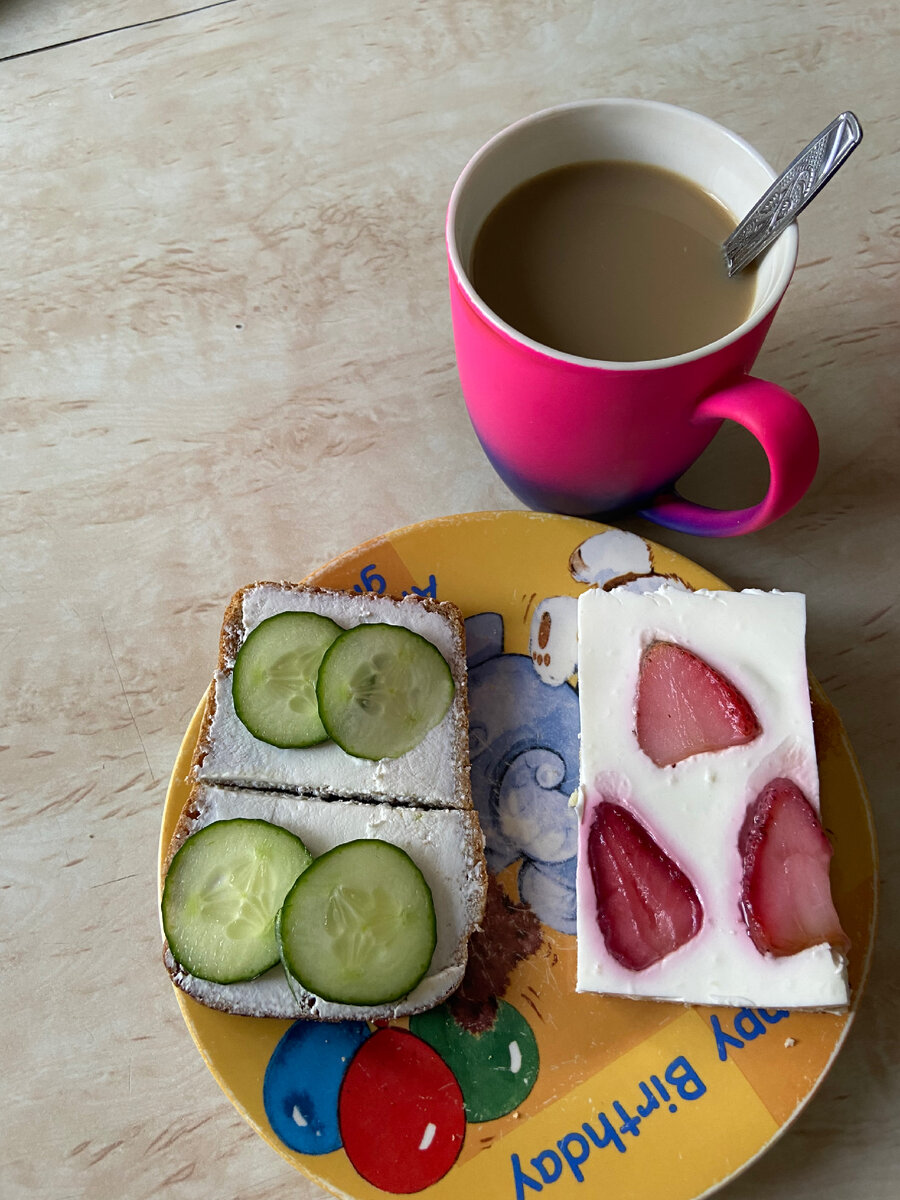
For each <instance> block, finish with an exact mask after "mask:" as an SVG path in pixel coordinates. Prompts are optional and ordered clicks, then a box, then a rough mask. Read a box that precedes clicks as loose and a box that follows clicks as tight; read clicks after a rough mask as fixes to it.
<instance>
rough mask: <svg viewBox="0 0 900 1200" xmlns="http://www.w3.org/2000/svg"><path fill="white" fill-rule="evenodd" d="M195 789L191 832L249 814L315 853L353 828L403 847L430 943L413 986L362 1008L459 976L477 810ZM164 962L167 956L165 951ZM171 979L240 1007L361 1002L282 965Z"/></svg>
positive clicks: (294, 1008) (262, 1009)
mask: <svg viewBox="0 0 900 1200" xmlns="http://www.w3.org/2000/svg"><path fill="white" fill-rule="evenodd" d="M194 799H195V801H196V806H197V808H198V816H197V818H196V820H194V821H192V824H191V832H192V833H193V832H195V830H197V829H201V828H203V827H204V826H205V825H210V824H212V823H213V822H214V821H222V820H228V819H229V818H233V817H254V818H258V819H260V820H263V821H271V822H273V824H276V825H281V826H282V827H283V828H285V829H289V830H291V832H292V833H295V834H297V836H298V837H299V838H300V839H301V840H302V841H303V842H304V844H305V845H306V847H307V849H308V850H309V851H310V853H311V854H312V855H313V856H317V855H319V854H322V853H324V852H325V851H326V850H330V849H331V848H332V847H333V846H338V845H341V844H342V843H343V842H349V841H353V840H355V839H357V838H381V839H382V840H384V841H386V842H391V843H392V844H393V845H395V846H399V847H400V848H401V849H403V850H405V851H406V852H407V854H409V856H410V858H412V860H413V861H414V862H415V864H416V866H418V868H419V870H420V871H421V872H422V874H423V875H424V877H425V881H426V882H427V884H428V886H429V888H430V889H431V894H432V897H433V899H434V908H435V915H436V919H437V944H436V946H435V950H434V955H433V957H432V960H431V966H430V968H429V970H428V974H427V975H426V976H425V978H424V979H423V980H422V981H421V982H420V983H419V984H418V986H417V987H416V988H415V989H414V990H413V991H412V992H410V994H409V995H408V996H406V997H404V998H403V999H402V1000H400V1001H395V1002H393V1003H392V1004H388V1005H382V1006H381V1007H374V1006H373V1007H371V1008H367V1009H366V1010H365V1012H366V1016H367V1017H368V1018H369V1019H375V1018H380V1017H385V1018H392V1017H398V1016H403V1015H404V1014H406V1013H410V1012H415V1011H418V1010H420V1009H425V1008H431V1007H433V1006H434V1005H435V1004H437V1003H439V1002H440V1001H441V1000H442V999H443V998H444V997H445V996H447V995H448V994H449V993H450V992H451V991H453V990H454V989H455V988H456V987H457V986H458V984H459V983H460V981H461V979H462V976H463V973H464V971H465V965H466V953H467V942H468V938H469V934H470V933H471V932H472V929H473V927H474V922H475V920H477V918H478V914H479V913H480V912H481V907H482V901H483V891H484V883H485V879H484V872H483V867H482V865H481V863H480V861H477V860H476V852H477V851H478V850H479V849H480V848H481V845H482V842H481V839H480V835H478V834H476V837H475V838H474V839H473V837H472V834H471V831H472V829H473V828H475V829H476V830H477V822H476V819H475V817H474V814H472V813H463V812H460V811H459V810H452V809H439V810H435V809H416V808H411V807H401V806H396V807H395V806H391V805H389V804H372V803H357V802H355V801H351V800H322V799H318V798H313V797H308V796H287V795H277V794H273V793H271V792H261V791H245V790H242V789H239V788H223V787H215V786H204V787H201V788H199V789H198V790H197V792H196V793H195V796H194ZM473 843H474V844H473ZM167 962H168V963H169V965H170V966H172V965H173V963H172V958H171V955H170V954H169V952H168V951H167ZM178 982H179V985H180V986H181V987H182V988H183V989H184V990H185V991H187V992H188V993H189V994H190V995H192V996H194V997H195V998H196V999H198V1000H200V1001H201V1002H203V1003H205V1004H209V1005H211V1006H212V1007H214V1008H224V1009H227V1010H228V1011H230V1012H234V1013H239V1014H243V1015H247V1016H258V1015H263V1016H271V1017H285V1018H292V1017H299V1016H307V1017H318V1018H320V1019H323V1020H342V1019H344V1018H348V1017H354V1016H357V1015H358V1014H359V1011H360V1010H359V1009H358V1008H356V1007H353V1006H348V1005H343V1004H334V1003H332V1002H330V1001H326V1000H321V999H319V997H317V996H315V995H313V993H311V992H307V991H306V990H305V989H304V988H302V987H300V985H299V984H296V983H295V982H294V983H293V990H292V986H291V985H289V984H288V981H287V977H286V975H285V973H284V971H283V970H282V968H281V967H280V966H278V967H274V968H273V969H272V970H271V971H269V972H268V973H267V974H265V975H261V976H260V977H259V978H258V979H253V980H250V981H248V982H245V983H231V984H217V983H210V982H208V981H207V980H202V979H195V978H194V977H193V976H191V975H188V974H186V973H184V972H180V973H179V974H178Z"/></svg>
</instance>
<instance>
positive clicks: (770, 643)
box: [577, 587, 849, 1010]
mask: <svg viewBox="0 0 900 1200" xmlns="http://www.w3.org/2000/svg"><path fill="white" fill-rule="evenodd" d="M805 626H806V611H805V601H804V597H803V596H801V595H798V594H796V593H783V592H758V591H746V592H707V591H700V592H688V591H685V590H684V589H681V588H670V587H664V588H662V589H661V590H660V591H657V592H645V593H635V592H628V591H624V590H614V591H611V592H604V591H602V590H600V589H592V590H591V591H588V592H586V593H584V594H583V595H582V596H581V597H580V599H579V602H578V689H579V699H580V706H581V787H580V789H579V800H578V807H579V817H580V833H579V849H578V873H577V904H578V908H577V913H578V916H577V920H578V983H577V987H578V990H579V991H593V992H604V993H609V994H613V995H623V996H633V997H645V998H652V999H657V1000H675V1001H681V1002H684V1003H692V1004H727V1005H736V1006H739V1007H743V1006H745V1005H747V1006H753V1007H771V1008H806V1009H828V1010H838V1009H842V1008H845V1007H846V1005H847V1003H848V998H849V997H848V989H847V972H846V955H847V951H848V949H849V943H848V940H847V937H846V935H845V933H844V931H843V930H842V928H841V923H840V919H839V917H838V914H837V912H836V910H835V907H834V903H833V901H832V897H831V887H830V881H829V865H830V860H831V852H832V850H831V844H830V842H829V840H828V837H827V834H826V833H825V831H824V830H823V828H822V824H821V820H820V816H819V780H818V770H817V766H816V756H815V745H814V742H813V729H812V716H811V712H810V706H809V689H808V680H807V674H806V656H805V649H804V639H805Z"/></svg>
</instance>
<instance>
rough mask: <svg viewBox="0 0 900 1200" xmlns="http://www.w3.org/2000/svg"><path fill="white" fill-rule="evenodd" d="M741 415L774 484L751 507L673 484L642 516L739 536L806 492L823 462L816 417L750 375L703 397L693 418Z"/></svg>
mask: <svg viewBox="0 0 900 1200" xmlns="http://www.w3.org/2000/svg"><path fill="white" fill-rule="evenodd" d="M724 420H728V421H736V422H737V424H738V425H743V427H744V428H745V429H746V430H748V431H749V432H750V433H752V434H753V436H754V437H755V438H756V440H757V441H758V442H759V444H760V445H761V446H762V448H763V450H764V451H765V454H766V458H767V459H768V460H769V489H768V491H767V492H766V494H765V496H764V497H763V499H762V500H761V501H760V502H759V504H754V505H751V507H750V508H735V509H718V508H707V507H706V506H705V505H703V504H695V503H694V502H693V501H691V500H685V499H684V497H683V496H680V495H679V494H678V492H677V491H675V489H674V488H672V489H671V490H670V491H666V492H661V493H660V494H659V495H657V496H655V497H654V498H653V500H652V501H651V502H650V503H649V504H647V505H644V506H643V507H641V508H640V509H639V510H638V511H639V513H640V515H641V516H642V517H646V518H647V519H648V520H650V521H655V522H656V524H657V525H663V526H665V527H666V528H667V529H676V530H678V531H679V532H680V533H695V534H699V535H700V536H701V537H736V536H737V535H738V534H740V533H755V532H756V530H758V529H762V528H763V527H764V526H766V525H770V524H771V523H772V522H773V521H776V520H777V519H778V518H779V517H782V516H784V514H785V513H786V512H787V511H788V510H789V509H791V508H793V507H794V505H795V504H796V503H797V501H798V500H799V499H800V498H801V497H802V496H803V494H804V493H805V492H806V490H807V488H808V487H809V485H810V484H811V483H812V481H813V477H814V476H815V473H816V466H817V465H818V462H819V438H818V434H817V433H816V427H815V425H814V424H813V419H812V417H811V416H810V415H809V413H808V412H807V411H806V409H805V408H804V407H803V405H802V404H801V403H800V401H799V400H798V399H797V398H796V396H792V395H791V393H790V392H786V391H785V390H784V388H781V387H778V385H777V384H775V383H768V382H767V381H766V380H764V379H756V378H754V377H753V376H751V375H748V376H746V377H745V378H744V379H742V380H741V381H740V382H739V383H736V384H735V385H734V386H733V387H729V388H724V389H723V390H722V391H721V392H714V393H713V394H712V395H711V396H707V397H705V398H704V399H703V400H701V401H700V402H699V403H698V405H697V407H696V409H695V410H694V415H693V417H692V421H717V422H719V423H721V422H722V421H724Z"/></svg>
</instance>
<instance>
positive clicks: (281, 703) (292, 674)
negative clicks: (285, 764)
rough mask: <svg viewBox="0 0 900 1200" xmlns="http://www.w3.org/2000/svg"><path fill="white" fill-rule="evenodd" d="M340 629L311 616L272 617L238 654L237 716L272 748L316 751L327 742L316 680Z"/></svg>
mask: <svg viewBox="0 0 900 1200" xmlns="http://www.w3.org/2000/svg"><path fill="white" fill-rule="evenodd" d="M340 633H342V630H341V627H340V625H337V624H335V622H334V621H332V620H330V619H329V618H328V617H322V616H320V615H319V614H318V613H311V612H284V613H278V614H277V616H274V617H268V618H267V619H266V620H265V621H261V622H260V624H259V625H257V626H256V628H255V629H254V630H253V631H252V632H251V633H250V635H249V637H248V638H247V640H246V641H245V642H244V644H243V646H241V648H240V650H239V651H238V654H237V658H236V659H235V663H234V673H233V675H232V680H231V691H232V696H233V697H234V711H235V712H236V713H237V715H238V717H239V718H240V720H241V721H242V722H243V723H244V725H246V727H247V728H248V729H249V730H250V732H251V733H252V734H253V736H254V737H255V738H259V740H260V741H261V742H268V743H269V744H270V745H271V746H281V747H284V748H288V747H299V746H315V745H316V744H317V743H319V742H324V741H325V740H326V738H327V737H328V734H327V733H326V732H325V728H324V726H323V725H322V722H321V721H320V720H319V709H318V705H317V703H316V676H317V674H318V672H319V665H320V663H321V662H322V656H323V655H324V653H325V651H326V650H327V649H328V647H329V646H330V645H331V643H332V642H333V641H334V640H335V638H336V637H338V635H339V634H340Z"/></svg>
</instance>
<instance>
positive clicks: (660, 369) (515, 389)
mask: <svg viewBox="0 0 900 1200" xmlns="http://www.w3.org/2000/svg"><path fill="white" fill-rule="evenodd" d="M775 174H776V173H775V172H774V171H773V170H772V168H771V167H770V166H769V165H768V164H767V163H766V162H765V161H764V160H763V159H762V158H761V157H760V155H759V154H758V153H757V152H756V151H755V150H753V149H752V147H750V146H749V145H747V143H746V142H744V141H743V140H742V139H741V138H739V137H737V136H736V135H735V134H733V133H731V132H730V131H729V130H727V129H725V128H723V127H722V126H720V125H717V124H716V123H715V122H713V121H711V120H709V119H708V118H706V117H703V116H700V115H698V114H697V113H692V112H689V111H687V110H685V109H681V108H676V107H674V106H672V105H669V104H661V103H656V102H652V101H646V100H624V99H623V100H590V101H581V102H576V103H572V104H566V105H562V106H561V107H558V108H552V109H548V110H546V111H544V112H540V113H537V114H536V115H534V116H531V117H527V118H525V119H524V120H522V121H518V122H517V123H516V124H514V125H511V126H509V127H508V128H507V129H505V130H503V131H502V132H501V133H498V134H497V135H496V136H495V137H493V138H492V139H491V140H490V141H489V142H488V143H487V144H486V145H485V146H483V147H482V148H481V150H479V151H478V153H477V154H476V155H475V156H474V158H472V159H471V161H470V162H469V163H468V165H467V166H466V167H465V169H464V170H463V172H462V174H461V175H460V177H459V179H458V181H457V183H456V186H455V187H454V189H453V193H452V195H451V198H450V204H449V208H448V211H447V225H446V241H447V253H448V257H449V271H450V298H451V313H452V319H453V336H454V342H455V348H456V359H457V366H458V369H459V376H460V382H461V385H462V391H463V395H464V397H465V401H466V406H467V409H468V412H469V416H470V418H471V420H472V424H473V426H474V428H475V432H476V434H477V435H478V438H479V440H480V442H481V445H482V447H483V448H484V450H485V453H486V454H487V456H488V458H489V459H490V461H491V463H492V464H493V466H494V468H495V469H496V471H497V472H498V474H499V475H500V477H501V478H502V479H503V480H504V482H505V483H506V484H507V486H508V487H509V488H510V489H511V490H512V491H513V492H514V493H515V494H516V495H517V496H518V497H519V498H520V499H521V500H523V501H524V502H525V503H526V504H528V505H529V506H530V507H532V508H536V509H540V510H543V511H550V512H561V513H569V514H572V515H576V516H586V517H600V516H604V515H609V514H614V513H616V512H617V511H622V510H626V509H630V510H637V511H638V512H640V513H641V514H642V515H644V516H646V517H648V518H650V519H651V520H653V521H656V522H657V523H658V524H660V525H664V526H667V527H668V528H671V529H677V530H681V531H684V532H687V533H696V534H705V535H712V536H719V537H727V536H732V535H735V534H739V533H749V532H752V531H753V530H756V529H761V528H762V527H763V526H765V525H768V524H769V523H770V522H772V521H774V520H776V518H778V517H780V516H782V515H783V514H784V513H785V512H787V511H788V509H790V508H791V507H792V506H793V505H794V504H796V503H797V501H798V500H799V499H800V497H801V496H802V495H803V494H804V492H805V491H806V490H807V488H808V487H809V485H810V483H811V482H812V479H813V476H814V474H815V470H816V464H817V461H818V439H817V436H816V430H815V426H814V424H813V422H812V419H811V417H810V416H809V414H808V413H807V411H806V409H805V408H804V407H803V406H802V405H801V404H800V402H799V401H798V400H797V399H796V398H795V397H793V396H792V395H790V393H789V392H786V391H784V390H783V389H782V388H780V387H778V386H777V385H775V384H773V383H768V382H766V381H764V380H761V379H756V378H754V377H752V376H751V375H750V374H749V372H750V369H751V367H752V366H753V363H754V361H755V359H756V356H757V354H758V353H759V350H760V347H761V346H762V343H763V339H764V338H765V336H766V333H767V332H768V330H769V326H770V325H771V323H772V319H773V317H774V315H775V311H776V309H777V308H778V305H779V303H780V301H781V298H782V296H783V295H784V293H785V290H786V288H787V286H788V283H789V282H790V279H791V275H792V273H793V270H794V265H795V263H796V259H797V229H796V226H791V227H789V228H788V229H787V230H785V232H784V233H783V234H782V235H781V237H780V238H779V239H778V240H777V241H776V242H774V243H773V245H772V246H771V247H770V248H769V249H768V250H767V251H766V252H765V254H764V255H763V256H762V257H761V258H760V259H759V260H758V262H757V264H755V265H754V266H753V267H752V268H748V269H747V270H746V271H744V272H741V273H740V274H739V275H737V276H735V277H733V278H731V279H729V278H728V275H727V271H726V268H725V263H724V258H723V255H722V250H721V244H722V242H723V241H724V240H725V238H726V237H727V236H728V234H729V233H730V232H731V230H732V229H733V228H734V226H735V225H736V224H737V221H738V220H739V219H740V218H741V217H742V216H743V215H744V214H745V213H746V212H747V210H748V209H749V208H750V207H751V206H752V205H753V204H754V203H755V202H756V201H757V200H758V199H759V197H760V196H761V195H762V194H763V192H764V191H765V190H766V189H767V188H768V187H769V185H770V184H771V183H772V181H773V180H774V179H775ZM723 420H731V421H736V422H738V424H740V425H742V426H744V427H745V428H746V429H748V430H749V431H750V432H751V433H752V434H753V435H754V437H756V439H757V440H758V441H759V442H760V444H761V445H762V447H763V450H764V451H765V454H766V457H767V459H768V463H769V474H770V479H769V487H768V491H767V493H766V495H765V497H764V498H763V499H762V500H761V501H760V503H758V504H756V505H753V506H752V507H750V508H745V509H739V510H731V511H725V510H720V509H711V508H706V507H704V506H702V505H699V504H694V503H692V502H691V501H688V500H686V499H684V498H683V497H681V496H679V494H678V493H677V491H675V487H674V485H675V481H676V480H677V479H678V478H679V476H681V475H682V474H683V473H684V472H685V471H686V470H687V468H688V467H689V466H690V465H691V464H692V463H693V462H694V461H695V460H696V459H697V458H698V456H699V455H700V454H701V453H702V451H703V450H704V449H705V448H706V446H707V445H708V444H709V442H710V441H711V440H712V438H713V436H714V435H715V433H716V432H717V430H718V429H719V427H720V426H721V423H722V421H723Z"/></svg>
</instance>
